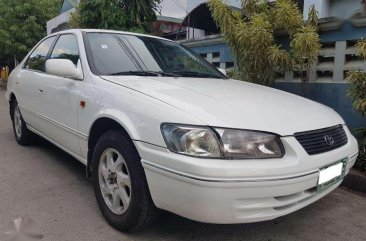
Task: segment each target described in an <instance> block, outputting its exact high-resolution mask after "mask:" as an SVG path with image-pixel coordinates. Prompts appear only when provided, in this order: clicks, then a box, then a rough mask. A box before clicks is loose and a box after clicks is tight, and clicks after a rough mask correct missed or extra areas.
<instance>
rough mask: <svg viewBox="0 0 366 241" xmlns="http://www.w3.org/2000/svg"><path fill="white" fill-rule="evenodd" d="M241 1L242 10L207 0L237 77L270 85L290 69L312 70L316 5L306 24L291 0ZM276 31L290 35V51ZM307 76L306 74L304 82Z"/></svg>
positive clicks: (317, 41) (317, 43) (316, 49)
mask: <svg viewBox="0 0 366 241" xmlns="http://www.w3.org/2000/svg"><path fill="white" fill-rule="evenodd" d="M242 2H243V4H242V6H243V9H242V11H234V10H232V9H231V8H229V7H228V6H227V5H226V4H225V3H223V2H222V1H221V0H209V1H208V5H209V7H210V10H211V12H212V16H213V18H214V20H215V21H216V23H217V25H218V26H219V27H220V30H221V31H222V33H224V35H225V40H226V41H227V43H228V44H229V46H230V48H231V50H232V52H233V55H234V58H235V63H236V66H237V68H236V71H235V77H236V78H239V79H241V80H244V81H249V82H255V83H259V84H264V85H270V84H272V83H273V81H274V79H275V77H276V75H277V74H284V73H285V72H287V71H289V70H297V71H301V72H303V71H305V72H306V71H308V72H309V71H310V68H311V66H312V64H313V63H314V61H316V59H317V56H318V52H319V51H320V38H319V35H318V33H317V24H318V19H317V12H316V11H315V8H312V9H311V11H310V16H309V21H308V22H306V23H305V22H304V21H303V15H302V13H301V11H300V9H299V8H298V6H297V4H296V3H294V2H293V1H292V0H277V1H276V2H275V3H274V4H273V5H272V4H269V3H268V1H264V0H263V1H262V0H242ZM277 32H285V33H287V34H288V36H289V38H290V41H291V44H290V49H289V50H288V49H283V48H282V46H280V45H279V44H278V43H277V42H276V40H275V34H276V33H277ZM307 79H308V78H307V76H304V78H303V79H302V82H304V83H306V82H307ZM304 94H305V92H304Z"/></svg>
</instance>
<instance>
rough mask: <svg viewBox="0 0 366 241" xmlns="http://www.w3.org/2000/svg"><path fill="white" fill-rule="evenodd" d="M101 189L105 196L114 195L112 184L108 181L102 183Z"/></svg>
mask: <svg viewBox="0 0 366 241" xmlns="http://www.w3.org/2000/svg"><path fill="white" fill-rule="evenodd" d="M100 189H101V191H102V194H103V196H106V195H112V194H113V191H112V189H111V188H110V186H109V185H108V183H106V184H104V185H100Z"/></svg>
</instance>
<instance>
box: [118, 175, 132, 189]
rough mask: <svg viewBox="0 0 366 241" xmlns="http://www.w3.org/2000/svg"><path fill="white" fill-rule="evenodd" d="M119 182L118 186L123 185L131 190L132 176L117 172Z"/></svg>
mask: <svg viewBox="0 0 366 241" xmlns="http://www.w3.org/2000/svg"><path fill="white" fill-rule="evenodd" d="M117 182H118V184H123V185H122V186H127V187H129V188H131V179H130V176H128V175H126V174H124V173H123V172H117Z"/></svg>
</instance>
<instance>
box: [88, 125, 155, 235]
mask: <svg viewBox="0 0 366 241" xmlns="http://www.w3.org/2000/svg"><path fill="white" fill-rule="evenodd" d="M93 183H94V191H95V195H96V199H97V202H98V205H99V208H100V209H101V211H102V213H103V215H104V217H105V218H106V219H107V221H108V222H109V223H110V224H111V225H112V226H113V227H115V228H117V229H119V230H121V231H134V230H138V229H142V228H144V227H146V226H147V225H149V224H150V223H151V222H152V221H153V220H154V219H155V218H156V216H157V213H158V209H157V208H156V207H155V205H154V204H153V201H152V199H151V196H150V192H149V188H148V185H147V181H146V177H145V173H144V170H143V168H142V165H141V162H140V157H139V155H138V153H137V151H136V149H135V147H134V145H133V143H132V141H131V140H130V139H128V138H126V137H125V136H124V135H123V133H122V132H120V131H118V130H111V131H108V132H106V133H105V134H103V135H102V137H101V138H100V139H99V141H98V143H97V145H96V147H95V150H94V154H93Z"/></svg>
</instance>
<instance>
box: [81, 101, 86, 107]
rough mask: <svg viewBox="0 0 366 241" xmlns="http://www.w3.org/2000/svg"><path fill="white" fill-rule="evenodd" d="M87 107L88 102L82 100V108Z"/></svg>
mask: <svg viewBox="0 0 366 241" xmlns="http://www.w3.org/2000/svg"><path fill="white" fill-rule="evenodd" d="M85 106H86V102H85V101H83V100H81V101H80V107H81V108H85Z"/></svg>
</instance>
